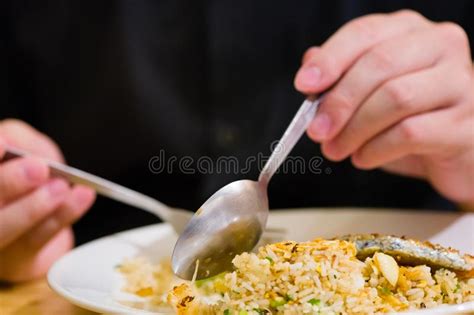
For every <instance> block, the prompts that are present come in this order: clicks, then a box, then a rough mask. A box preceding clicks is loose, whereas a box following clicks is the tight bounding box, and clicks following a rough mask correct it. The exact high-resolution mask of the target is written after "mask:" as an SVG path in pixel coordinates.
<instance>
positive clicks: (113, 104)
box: [0, 0, 474, 243]
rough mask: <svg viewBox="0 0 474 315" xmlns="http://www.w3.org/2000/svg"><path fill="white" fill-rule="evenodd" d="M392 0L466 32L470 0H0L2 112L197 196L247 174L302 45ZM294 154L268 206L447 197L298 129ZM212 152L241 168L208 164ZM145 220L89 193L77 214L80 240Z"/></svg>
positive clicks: (101, 170) (90, 166) (181, 196)
mask: <svg viewBox="0 0 474 315" xmlns="http://www.w3.org/2000/svg"><path fill="white" fill-rule="evenodd" d="M401 8H413V9H415V10H417V11H419V12H420V13H422V14H424V15H425V16H427V17H428V18H430V19H432V20H436V21H442V20H450V21H454V22H457V23H459V24H461V25H462V26H463V27H464V28H465V29H466V31H467V32H468V34H469V36H470V38H471V43H472V41H473V38H472V36H473V34H474V32H473V18H474V17H473V15H474V2H472V1H449V2H447V1H376V0H373V1H314V0H313V1H297V2H295V1H250V0H249V1H228V0H221V1H182V0H169V1H157V0H150V1H135V0H133V1H132V0H130V1H125V0H123V1H64V0H62V1H59V0H57V1H53V0H51V1H41V2H39V1H4V2H3V3H2V4H0V11H1V12H2V13H0V14H2V15H3V17H2V21H3V22H2V23H3V27H2V30H1V33H0V34H2V37H1V40H2V44H3V45H2V46H3V47H4V48H2V49H0V50H1V51H0V54H2V55H3V57H2V59H1V60H0V62H1V64H0V65H1V67H0V68H1V69H2V71H1V76H2V77H4V79H5V84H3V85H2V89H3V91H2V93H1V96H2V100H1V101H0V118H5V117H16V118H20V119H23V120H25V121H27V122H29V123H30V124H32V125H33V126H34V127H36V128H38V129H40V130H41V131H43V132H45V133H47V134H48V135H50V136H51V137H52V138H53V139H54V140H55V141H57V142H58V144H59V145H60V147H61V148H62V150H63V151H64V154H65V156H66V158H67V160H68V162H69V163H70V164H71V165H73V166H76V167H79V168H82V169H84V170H87V171H90V172H93V173H96V174H98V175H100V176H104V177H106V178H108V179H111V180H114V181H117V182H118V183H121V184H124V185H127V186H129V187H131V188H133V189H137V190H139V191H141V192H144V193H146V194H149V195H151V196H154V197H156V198H158V199H159V200H161V201H163V202H165V203H168V204H170V205H173V206H178V207H183V208H188V209H197V208H198V207H199V206H200V205H201V204H202V203H203V202H204V201H205V200H206V198H207V197H209V196H210V195H211V194H212V193H213V192H214V191H216V190H217V189H218V188H220V187H221V186H223V185H225V184H226V183H229V182H230V181H232V180H235V179H240V178H251V179H255V178H256V177H257V175H258V171H259V165H257V163H256V162H255V161H254V162H251V161H253V159H257V160H259V159H260V160H262V157H264V156H267V155H268V154H269V153H270V144H271V143H272V142H274V141H275V140H277V139H278V138H279V137H280V136H281V134H282V132H283V131H284V129H285V128H286V126H287V124H288V123H289V121H290V119H291V117H292V115H293V114H294V113H295V111H296V110H297V108H298V106H299V105H300V103H301V102H302V100H303V99H304V97H303V96H302V95H300V94H299V93H297V92H296V91H295V90H294V88H293V78H294V75H295V73H296V71H297V69H298V67H299V65H300V60H301V56H302V54H303V52H304V51H305V50H306V49H307V48H308V47H310V46H312V45H318V44H321V43H323V42H324V41H325V40H326V39H327V38H328V37H329V36H330V35H331V34H332V33H334V32H335V31H336V30H337V29H338V28H339V27H340V26H342V25H343V24H344V23H345V22H347V21H348V20H350V19H352V18H354V17H357V16H361V15H365V14H368V13H373V12H390V11H394V10H398V9H401ZM420 49H423V48H422V47H420ZM163 154H164V155H165V160H166V161H167V163H168V164H167V168H166V169H164V170H161V171H160V170H159V169H158V168H159V167H160V162H157V160H156V159H153V157H154V156H158V157H161V161H162V160H163ZM291 155H292V156H293V157H298V158H296V160H297V159H299V158H301V159H304V160H305V161H306V162H305V163H304V165H303V166H302V167H303V169H302V168H301V165H300V164H298V163H299V162H295V163H293V166H294V165H295V164H298V165H299V166H298V165H297V166H294V167H296V170H295V172H296V174H291V173H292V172H286V173H285V174H283V173H281V172H280V174H278V175H276V176H275V177H274V179H273V180H272V182H271V184H270V205H271V207H272V208H281V207H309V206H319V207H323V206H364V207H365V206H384V207H401V208H440V209H442V208H444V209H448V208H452V204H450V203H449V202H447V201H446V200H443V199H442V198H441V197H440V196H439V195H438V194H437V193H435V192H434V191H433V189H432V188H431V187H430V186H429V185H428V184H427V183H425V182H423V181H419V180H415V179H410V178H404V177H398V176H394V175H390V174H387V173H384V172H382V171H378V170H375V171H369V172H366V171H359V170H356V169H354V168H353V167H352V166H351V164H350V162H349V161H344V162H342V163H331V162H329V161H327V160H325V159H324V158H322V157H321V152H320V150H319V146H318V145H317V144H314V143H313V142H311V141H310V140H309V139H307V138H306V137H305V138H304V139H303V140H302V141H301V142H300V143H299V144H298V145H297V146H296V148H295V149H294V151H293V152H292V154H291ZM187 156H189V159H188V160H189V161H191V159H192V162H190V163H191V165H189V167H188V168H186V169H185V170H183V165H181V167H180V165H179V161H183V157H187ZM222 156H224V157H229V156H234V157H235V158H237V159H238V165H237V170H234V169H233V168H234V166H233V164H232V165H231V166H230V168H231V169H230V170H227V171H226V170H225V169H224V170H223V169H220V170H219V169H217V165H219V164H218V159H219V157H222ZM203 157H204V158H203ZM315 157H316V158H315ZM319 157H320V158H319ZM199 158H200V159H199ZM249 158H250V160H249ZM198 159H199V160H198ZM311 159H312V160H311ZM150 161H152V162H153V161H154V163H151V164H152V165H151V166H152V170H150ZM172 161H174V162H172ZM219 161H222V158H221V159H220V160H219ZM246 161H247V164H246ZM249 161H250V162H249ZM314 161H316V162H314ZM216 163H217V165H216ZM188 164H189V163H188ZM309 164H312V169H309V168H310V166H309ZM211 166H212V168H211ZM260 166H261V165H260ZM196 167H200V169H201V170H200V172H199V171H197V170H196ZM290 167H291V165H290V166H288V165H287V171H288V170H289V168H290ZM298 167H299V168H298ZM247 168H249V169H247ZM193 170H194V173H193ZM153 171H154V172H153ZM154 222H157V220H156V219H155V218H154V217H152V216H151V215H149V214H146V213H142V212H140V211H137V210H134V209H132V208H130V207H127V206H123V205H120V204H118V203H115V202H112V201H109V200H105V199H103V198H99V200H98V202H97V203H96V205H95V206H94V208H93V209H92V210H91V211H90V212H89V213H88V214H87V215H86V216H85V217H84V218H83V219H82V220H81V221H80V222H79V223H78V224H77V225H76V227H75V228H76V231H77V237H78V241H79V243H80V242H83V241H86V240H89V239H91V238H95V237H97V236H99V235H103V234H108V233H111V232H113V231H119V230H122V229H126V228H130V227H134V226H138V225H143V224H150V223H154Z"/></svg>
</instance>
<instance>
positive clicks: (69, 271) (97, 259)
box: [48, 208, 474, 315]
mask: <svg viewBox="0 0 474 315" xmlns="http://www.w3.org/2000/svg"><path fill="white" fill-rule="evenodd" d="M269 225H271V226H272V227H284V228H286V229H287V230H288V234H287V239H289V240H296V241H304V240H308V239H312V238H315V237H319V236H320V237H333V236H336V235H341V234H347V233H375V232H378V233H384V234H394V235H400V236H401V235H406V236H408V237H413V238H416V239H419V240H430V241H432V242H435V243H439V244H441V245H444V246H451V247H453V248H457V249H459V250H461V251H462V252H465V253H470V254H473V253H474V235H473V233H474V214H454V213H440V212H408V211H403V210H400V211H397V210H390V211H389V210H376V209H372V210H367V209H365V210H364V209H349V208H348V209H305V210H302V209H299V210H297V209H295V210H279V211H273V212H272V213H271V215H270V219H269ZM175 241H176V235H175V234H174V232H173V231H172V229H171V228H170V227H169V226H168V225H166V224H156V225H151V226H147V227H143V228H138V229H134V230H130V231H127V232H122V233H118V234H114V235H111V236H108V237H104V238H101V239H98V240H95V241H93V242H90V243H88V244H85V245H83V246H80V247H78V248H76V249H74V250H73V251H71V252H70V253H69V254H67V255H66V256H64V257H62V258H61V259H60V260H58V261H57V262H56V263H55V264H54V265H53V267H52V268H51V269H50V271H49V273H48V282H49V285H50V286H51V288H52V289H53V290H54V291H56V292H57V293H58V294H59V295H61V296H63V297H64V298H65V299H67V300H69V301H70V302H72V303H74V304H76V305H78V306H81V307H83V308H86V309H89V310H92V311H96V312H100V313H109V314H150V313H151V312H147V311H143V310H140V309H138V308H137V307H132V306H126V305H135V306H139V305H140V301H141V300H140V299H139V298H137V297H135V296H132V295H130V294H125V293H123V292H121V290H120V288H121V286H122V283H123V282H122V278H121V276H120V275H119V274H118V273H117V272H116V271H115V268H114V267H115V266H116V265H117V264H120V263H121V262H122V261H123V259H124V258H127V257H134V256H137V255H141V256H145V257H148V258H150V259H151V260H152V261H157V260H159V259H160V258H162V257H169V256H170V255H171V252H172V248H173V245H174V243H175ZM119 301H120V302H119ZM125 304H126V305H125ZM415 313H416V314H417V315H421V314H443V315H445V314H473V313H474V302H469V303H464V304H462V305H455V306H449V307H443V308H438V309H435V310H433V309H431V310H429V311H418V312H415ZM403 314H405V315H407V314H408V313H403Z"/></svg>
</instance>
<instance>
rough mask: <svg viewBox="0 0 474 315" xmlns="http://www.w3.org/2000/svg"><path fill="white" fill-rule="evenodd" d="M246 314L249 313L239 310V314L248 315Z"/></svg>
mask: <svg viewBox="0 0 474 315" xmlns="http://www.w3.org/2000/svg"><path fill="white" fill-rule="evenodd" d="M248 314H249V313H247V311H244V310H242V311H240V312H239V315H248Z"/></svg>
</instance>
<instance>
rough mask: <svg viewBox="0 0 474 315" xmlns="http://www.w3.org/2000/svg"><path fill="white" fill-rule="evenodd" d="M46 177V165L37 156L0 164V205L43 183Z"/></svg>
mask: <svg viewBox="0 0 474 315" xmlns="http://www.w3.org/2000/svg"><path fill="white" fill-rule="evenodd" d="M48 177H49V168H48V166H47V165H46V164H45V163H44V162H43V161H42V160H40V159H37V158H32V157H27V158H17V159H13V160H11V161H8V162H5V163H3V164H0V206H1V205H4V204H6V203H8V202H10V201H12V200H13V199H16V198H18V197H21V196H22V195H24V194H26V193H28V192H30V191H32V190H33V189H34V188H37V187H38V186H40V185H41V184H44V183H45V182H46V181H47V180H48Z"/></svg>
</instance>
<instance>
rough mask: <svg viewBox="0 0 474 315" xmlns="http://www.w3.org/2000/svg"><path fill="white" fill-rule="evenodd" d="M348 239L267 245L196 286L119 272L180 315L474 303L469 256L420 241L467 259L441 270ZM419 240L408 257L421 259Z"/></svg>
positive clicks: (158, 272)
mask: <svg viewBox="0 0 474 315" xmlns="http://www.w3.org/2000/svg"><path fill="white" fill-rule="evenodd" d="M343 238H344V239H332V240H325V239H315V240H313V241H309V242H293V241H289V242H281V243H275V244H269V245H265V246H262V247H260V248H259V249H258V251H257V252H256V253H243V254H240V255H237V256H236V257H235V258H234V260H233V265H234V270H233V271H231V272H227V273H223V274H220V275H217V276H214V277H212V278H209V279H204V280H198V281H193V282H188V281H183V280H178V279H176V278H173V277H172V276H171V275H172V272H171V269H170V268H169V265H167V263H166V262H162V263H160V264H158V265H157V266H155V267H153V265H151V264H150V263H148V262H146V261H143V260H132V261H128V262H125V263H124V264H123V265H122V266H121V267H120V268H119V270H120V271H121V272H122V273H124V275H125V277H126V287H125V290H127V291H128V292H132V293H135V294H137V295H140V296H142V297H147V298H149V299H150V301H151V302H152V303H155V304H156V305H164V304H168V305H170V306H171V307H173V309H174V310H175V311H176V313H178V314H224V315H230V314H233V315H251V314H255V315H259V314H382V313H389V312H402V311H407V310H415V309H424V308H432V307H436V306H439V305H443V304H460V303H464V302H468V301H474V278H473V277H472V270H473V269H474V265H473V260H472V257H470V256H468V255H465V256H462V255H460V254H459V253H457V252H455V251H454V250H446V249H442V248H441V247H438V246H434V245H428V244H427V243H419V245H420V246H428V247H430V246H432V249H433V250H440V252H439V253H441V251H446V253H450V252H452V253H455V254H456V255H458V257H459V258H461V259H463V260H464V264H456V265H446V264H445V260H443V259H440V261H441V263H442V264H434V262H436V260H432V259H428V260H413V259H412V260H410V259H400V258H401V257H402V256H400V257H398V256H397V255H396V254H394V253H392V252H391V251H390V250H388V249H390V248H391V247H386V246H381V244H382V243H383V244H385V243H384V242H388V244H393V243H390V241H389V240H390V238H389V237H385V236H375V235H373V236H371V237H368V236H352V237H343ZM363 238H370V240H371V241H372V242H375V243H376V240H378V239H379V238H381V239H384V240H385V241H384V242H382V243H380V244H378V247H377V249H373V248H374V246H361V243H358V242H359V241H360V240H361V239H363ZM395 239H398V240H405V239H402V238H393V239H391V240H392V241H394V240H395ZM413 242H414V243H410V244H411V245H410V247H409V248H411V250H409V252H410V255H412V256H413V257H416V255H415V252H416V251H414V250H413V248H412V247H413V246H414V245H413V244H417V243H416V242H415V241H413ZM375 243H374V244H375ZM358 244H359V245H358ZM383 244H382V245H383ZM369 247H370V248H372V249H373V250H372V249H371V250H372V252H371V253H370V254H369V253H368V251H367V250H366V249H367V248H369ZM402 247H404V246H402ZM364 250H365V252H364ZM407 252H408V251H407ZM421 252H422V253H423V252H424V251H423V250H422V251H421ZM362 253H363V255H362ZM397 253H398V254H400V253H402V251H401V249H400V252H397ZM403 257H405V256H403ZM407 257H408V255H407ZM423 257H424V258H426V257H425V256H423ZM429 257H431V256H429ZM419 258H420V257H419ZM424 258H423V259H424ZM420 261H422V262H430V264H429V265H427V264H424V263H422V264H418V262H420ZM461 266H462V268H461ZM164 274H166V275H164Z"/></svg>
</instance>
